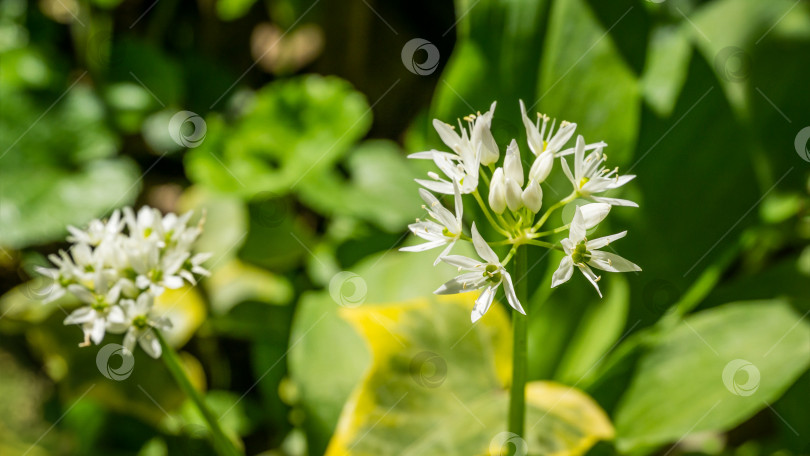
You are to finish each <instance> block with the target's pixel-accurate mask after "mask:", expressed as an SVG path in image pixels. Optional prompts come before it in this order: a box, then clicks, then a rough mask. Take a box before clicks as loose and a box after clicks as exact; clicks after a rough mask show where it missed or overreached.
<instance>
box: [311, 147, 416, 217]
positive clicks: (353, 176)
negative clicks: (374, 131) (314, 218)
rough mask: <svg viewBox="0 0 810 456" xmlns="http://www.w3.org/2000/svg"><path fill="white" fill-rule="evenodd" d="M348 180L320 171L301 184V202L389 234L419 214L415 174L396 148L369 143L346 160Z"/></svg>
mask: <svg viewBox="0 0 810 456" xmlns="http://www.w3.org/2000/svg"><path fill="white" fill-rule="evenodd" d="M346 169H347V172H348V174H349V179H343V178H342V177H340V173H339V172H338V171H336V170H324V173H323V174H322V175H320V176H312V178H307V179H306V180H305V181H303V182H302V183H301V187H300V188H301V190H300V193H301V199H302V200H303V201H304V202H305V203H306V204H307V205H308V206H310V207H312V208H314V209H316V210H317V211H318V212H320V213H322V214H324V215H327V216H334V215H353V216H355V217H357V218H365V219H369V220H371V221H373V222H375V223H376V224H377V225H379V226H381V227H383V228H385V229H387V230H389V231H395V230H400V229H402V228H403V227H404V225H405V224H407V223H408V222H411V221H413V219H414V218H416V217H417V216H418V215H420V214H421V213H422V210H421V209H420V208H419V205H420V201H421V200H420V199H419V196H418V195H419V194H418V193H417V187H418V186H417V185H416V183H415V182H414V181H413V179H414V177H416V174H415V173H414V172H413V171H412V170H413V168H412V166H411V162H409V161H407V160H406V159H405V157H404V156H403V155H402V153H401V151H400V149H399V147H397V146H396V144H394V143H392V142H388V141H380V140H372V141H366V142H364V143H362V144H360V145H359V146H358V147H357V148H356V149H354V150H353V151H352V152H351V153H350V154H349V156H348V158H347V162H346Z"/></svg>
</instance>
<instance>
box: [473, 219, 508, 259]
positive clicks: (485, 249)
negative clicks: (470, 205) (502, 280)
mask: <svg viewBox="0 0 810 456" xmlns="http://www.w3.org/2000/svg"><path fill="white" fill-rule="evenodd" d="M472 240H473V246H474V247H475V251H476V252H478V256H480V257H481V258H483V259H484V260H486V261H487V262H488V263H492V264H498V265H499V264H501V262H500V260H499V259H498V255H496V254H495V251H494V250H492V247H490V246H489V244H487V241H485V240H484V238H483V237H481V234H479V233H478V228H476V227H475V222H473V224H472Z"/></svg>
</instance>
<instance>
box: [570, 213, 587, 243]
mask: <svg viewBox="0 0 810 456" xmlns="http://www.w3.org/2000/svg"><path fill="white" fill-rule="evenodd" d="M585 231H586V227H585V217H584V216H583V215H582V208H581V207H580V206H577V208H576V212H574V219H573V220H571V227H570V228H569V229H568V232H569V234H568V239H570V240H571V242H573V243H574V245H576V244H579V243H580V242H581V241H582V240H583V239H585V234H586V233H585Z"/></svg>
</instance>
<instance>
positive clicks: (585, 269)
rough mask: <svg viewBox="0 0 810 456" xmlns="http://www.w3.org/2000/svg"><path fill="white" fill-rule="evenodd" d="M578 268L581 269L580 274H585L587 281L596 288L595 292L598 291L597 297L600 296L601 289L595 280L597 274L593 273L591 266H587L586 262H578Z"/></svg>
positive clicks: (596, 279)
mask: <svg viewBox="0 0 810 456" xmlns="http://www.w3.org/2000/svg"><path fill="white" fill-rule="evenodd" d="M577 267H579V270H580V271H582V274H584V275H585V278H586V279H588V282H591V284H592V285H593V287H594V288H596V292H597V293H599V297H600V298H601V297H602V291H601V290H600V289H599V285H597V283H596V282H598V281H599V276H597V275H596V274H594V272H593V271H592V270H591V268H589V267H588V265H587V264H578V265H577Z"/></svg>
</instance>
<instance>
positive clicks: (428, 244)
mask: <svg viewBox="0 0 810 456" xmlns="http://www.w3.org/2000/svg"><path fill="white" fill-rule="evenodd" d="M444 244H447V241H445V240H441V241H430V242H425V243H424V244H417V245H409V246H408V247H402V248H400V249H399V251H400V252H424V251H425V250H430V249H435V248H436V247H441V246H443V245H444Z"/></svg>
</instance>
